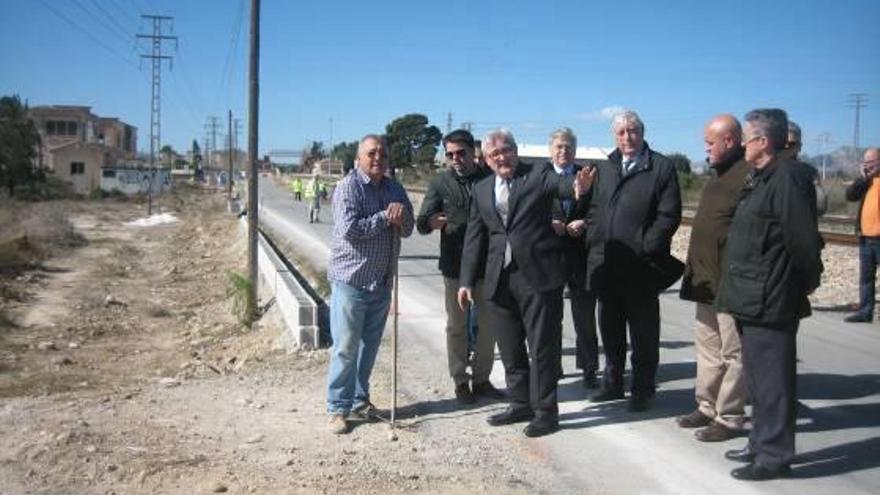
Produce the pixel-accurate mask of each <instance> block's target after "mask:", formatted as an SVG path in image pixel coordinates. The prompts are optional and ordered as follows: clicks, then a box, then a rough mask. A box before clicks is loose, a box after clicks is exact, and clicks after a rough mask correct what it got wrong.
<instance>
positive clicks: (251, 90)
mask: <svg viewBox="0 0 880 495" xmlns="http://www.w3.org/2000/svg"><path fill="white" fill-rule="evenodd" d="M250 38H251V42H250V45H251V50H250V68H249V70H248V80H249V85H248V161H249V162H250V164H249V165H250V166H249V175H248V206H247V217H248V280H249V281H250V284H249V286H248V292H249V293H248V297H247V302H248V308H247V309H248V311H247V315H248V320H249V321H253V320H254V319H255V318H256V316H257V283H258V277H259V275H258V273H257V225H258V223H257V222H258V221H259V217H258V216H257V200H258V198H257V194H259V190H258V189H259V188H258V182H257V180H258V178H259V170H257V153H258V148H257V143H258V142H259V141H258V140H257V136H258V134H257V133H258V132H259V122H260V121H259V110H260V108H259V107H260V105H259V103H260V0H251V36H250Z"/></svg>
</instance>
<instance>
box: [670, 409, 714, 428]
mask: <svg viewBox="0 0 880 495" xmlns="http://www.w3.org/2000/svg"><path fill="white" fill-rule="evenodd" d="M675 422H676V423H678V426H680V427H682V428H701V427H703V426H709V424H710V423H712V418H710V417H709V416H706V415H705V414H703V413H702V411H700V410H699V409H694V410H693V412H691V413H690V414H686V415H684V416H679V417H678V418H676V419H675Z"/></svg>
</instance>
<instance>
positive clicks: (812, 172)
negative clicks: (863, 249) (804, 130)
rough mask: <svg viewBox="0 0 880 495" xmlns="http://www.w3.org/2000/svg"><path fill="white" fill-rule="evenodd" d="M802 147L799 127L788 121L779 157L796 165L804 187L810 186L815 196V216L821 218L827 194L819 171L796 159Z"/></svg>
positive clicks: (825, 206)
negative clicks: (794, 162) (782, 148)
mask: <svg viewBox="0 0 880 495" xmlns="http://www.w3.org/2000/svg"><path fill="white" fill-rule="evenodd" d="M802 147H803V140H802V138H801V126H799V125H797V124H795V123H794V122H792V121H789V122H788V137H787V139H786V140H785V149H784V150H782V151H781V152H780V156H781V157H784V158H790V159H792V160H794V161H796V162H797V163H798V168H799V169H800V171H801V173H802V175H803V179H804V181H805V182H806V184H805V187H809V185H812V188H813V191H812V194H813V195H814V196H815V208H816V216H817V217H821V216H822V215H824V214H825V212H827V211H828V194H826V193H825V188H824V187H822V177H820V176H819V171H818V170H816V167H814V166H812V165H810V164H809V163H804V162H802V161H800V160H799V159H798V155H799V154H800V152H801V148H802Z"/></svg>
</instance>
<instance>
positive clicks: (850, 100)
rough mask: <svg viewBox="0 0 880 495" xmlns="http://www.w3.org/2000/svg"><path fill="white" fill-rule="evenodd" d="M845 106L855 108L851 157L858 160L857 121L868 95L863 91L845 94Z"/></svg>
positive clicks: (866, 103) (858, 130) (865, 104)
mask: <svg viewBox="0 0 880 495" xmlns="http://www.w3.org/2000/svg"><path fill="white" fill-rule="evenodd" d="M847 106H848V107H850V108H855V109H856V123H855V126H854V127H853V157H854V159H856V160H858V158H859V136H860V131H861V130H860V129H859V122H860V116H861V111H862V109H863V108H865V107H866V106H868V95H867V94H865V93H850V94H849V95H847Z"/></svg>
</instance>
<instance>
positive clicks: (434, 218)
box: [428, 212, 446, 230]
mask: <svg viewBox="0 0 880 495" xmlns="http://www.w3.org/2000/svg"><path fill="white" fill-rule="evenodd" d="M428 227H430V228H431V230H442V229H443V228H444V227H446V214H445V213H443V212H439V213H434V214H433V215H431V216H430V217H428Z"/></svg>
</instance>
